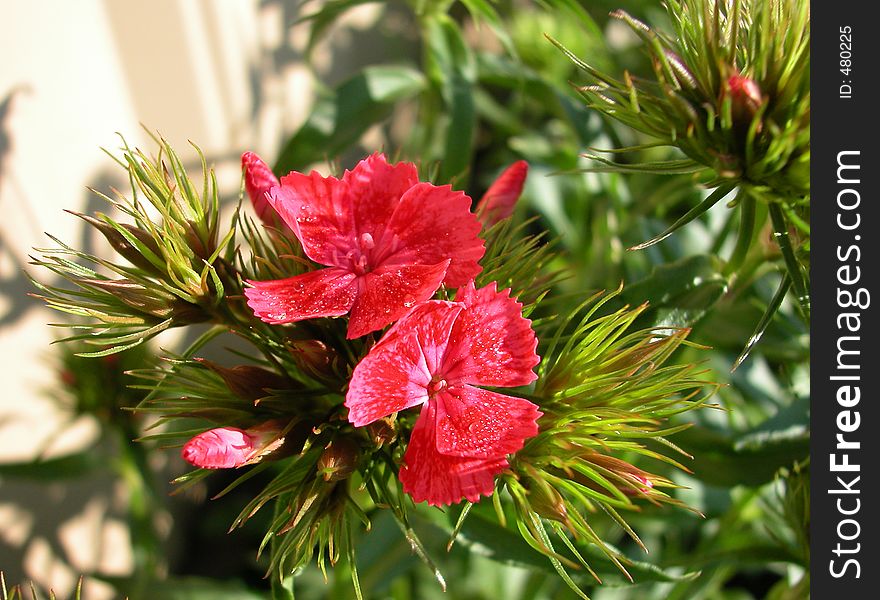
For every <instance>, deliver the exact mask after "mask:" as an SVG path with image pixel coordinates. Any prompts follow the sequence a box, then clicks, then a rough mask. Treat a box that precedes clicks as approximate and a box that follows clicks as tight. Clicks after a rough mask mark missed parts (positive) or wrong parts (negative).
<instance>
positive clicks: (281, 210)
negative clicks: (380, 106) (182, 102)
mask: <svg viewBox="0 0 880 600" xmlns="http://www.w3.org/2000/svg"><path fill="white" fill-rule="evenodd" d="M242 167H243V171H244V177H245V188H246V190H247V192H248V194H249V196H250V198H251V200H252V203H253V206H254V209H255V211H256V212H257V215H258V216H259V217H260V219H261V220H262V221H263V222H264V223H265V224H267V225H272V226H279V227H280V226H285V227H286V228H287V229H286V230H287V231H289V232H290V233H292V235H294V236H296V238H297V240H298V241H299V243H300V244H301V246H302V249H303V251H304V253H305V255H306V256H307V257H308V258H309V259H311V260H312V261H314V262H315V263H317V264H319V265H324V266H325V267H326V268H320V269H315V270H311V271H307V272H305V273H302V274H299V275H296V276H294V277H290V278H286V279H281V280H274V281H249V282H248V284H249V286H250V287H248V288H246V289H245V290H244V293H245V295H246V296H247V299H248V305H249V306H250V307H251V309H253V311H254V314H255V315H256V316H257V317H259V318H260V319H262V320H263V321H265V322H267V323H270V324H284V323H292V322H296V321H302V320H305V319H313V318H319V317H341V316H344V315H349V319H348V326H347V337H348V338H349V339H353V338H359V337H362V336H365V335H367V334H370V333H372V332H375V331H377V330H381V329H383V328H385V327H386V326H388V325H390V324H392V323H394V325H393V327H391V328H390V329H389V330H388V331H387V332H386V333H385V335H384V336H383V337H382V338H381V339H380V340H379V341H378V342H377V343H376V344H375V345H373V346H372V347H371V348H370V350H369V353H368V354H367V355H366V356H365V357H364V358H363V360H362V361H361V362H360V363H359V364H358V365H357V367H356V368H355V369H354V372H353V374H352V377H351V382H350V384H349V386H348V393H347V396H346V400H345V406H346V407H348V409H349V414H348V420H349V421H350V422H351V423H352V424H354V425H355V426H357V427H362V426H364V425H368V424H370V423H373V422H375V421H377V420H379V419H381V418H383V417H385V416H388V415H391V414H393V413H396V412H398V411H401V410H404V409H407V408H411V407H414V406H417V405H423V408H422V411H421V413H420V416H419V418H418V421H417V422H416V425H415V427H414V429H413V432H412V437H411V438H410V441H409V445H408V448H407V452H406V455H405V456H404V459H403V467H402V469H401V473H400V479H401V482H402V483H403V486H404V490H405V491H406V492H408V493H409V494H411V495H412V497H413V498H414V499H415V500H416V501H417V502H421V501H427V502H428V503H429V504H452V503H456V502H459V501H461V499H462V498H467V499H468V500H471V501H476V500H477V499H478V498H479V496H480V495H485V496H488V495H489V494H491V493H492V490H493V487H494V476H495V475H497V474H498V473H499V472H501V471H502V470H503V469H504V468H505V467H506V466H507V464H508V463H507V459H506V456H507V455H508V454H512V453H514V452H516V451H517V450H519V449H520V448H521V447H522V446H523V443H524V440H525V439H526V438H529V437H532V436H534V435H535V434H536V433H537V432H538V427H537V424H536V421H537V419H538V417H539V416H540V415H541V413H540V412H539V411H538V410H537V407H536V406H535V405H534V404H532V403H531V402H529V401H527V400H523V399H521V398H516V397H512V396H506V395H503V394H499V393H496V392H492V391H488V390H484V389H481V388H478V387H475V386H476V385H487V386H507V387H509V386H521V385H526V384H528V383H530V382H532V381H534V379H535V378H536V376H535V374H534V372H533V371H532V369H533V368H534V367H535V366H536V365H537V364H538V362H539V359H538V356H537V354H535V349H536V347H537V344H538V341H537V338H536V337H535V333H534V331H532V329H531V327H530V321H528V320H527V319H524V318H523V317H522V305H521V304H520V303H518V302H517V301H516V300H515V299H513V298H510V297H509V290H507V291H506V292H499V291H497V290H496V285H495V284H494V283H492V284H490V285H489V286H486V287H483V288H481V289H479V290H478V289H476V288H475V286H474V279H473V278H474V277H475V276H476V275H477V274H478V273H479V272H480V271H481V267H480V265H479V264H478V261H479V259H480V258H481V257H482V256H483V254H484V252H485V248H484V243H483V240H481V239H480V237H479V236H478V234H479V232H480V230H481V229H482V225H481V222H480V221H479V220H478V218H477V216H476V215H475V214H474V213H472V212H471V210H470V209H471V199H470V198H469V197H468V196H466V195H465V194H464V193H462V192H457V191H453V190H452V188H451V187H450V186H448V185H447V186H440V187H438V186H434V185H432V184H430V183H424V182H419V180H418V173H417V170H416V166H415V165H414V164H411V163H398V164H390V163H389V162H388V161H387V160H386V158H385V156H384V155H382V154H374V155H372V156H370V157H368V158H366V159H365V160H362V161H361V162H359V163H358V165H357V166H356V167H355V168H354V169H352V170H351V171H346V173H345V174H344V175H343V177H342V178H341V179H337V178H335V177H323V176H321V175H319V174H318V173H315V172H312V173H311V174H309V175H305V174H302V173H296V172H293V173H290V174H289V175H287V176H285V177H282V178H281V179H280V180H278V179H276V178H275V176H274V175H273V174H272V172H271V170H270V169H269V168H268V166H267V165H266V164H265V163H264V162H263V161H262V160H261V159H260V158H259V157H257V156H256V155H255V154H253V153H250V152H248V153H245V154H244V155H243V156H242ZM527 170H528V166H527V164H526V163H525V162H523V161H520V162H518V163H515V164H514V165H512V166H511V167H510V168H509V169H508V170H507V171H505V172H504V173H503V174H502V175H501V177H500V178H499V179H498V180H497V181H496V182H495V184H494V185H493V186H491V187H490V188H489V190H488V191H487V193H486V195H485V196H484V197H483V199H482V200H481V202H480V203H479V206H478V207H477V211H478V214H480V215H481V216H482V217H483V221H484V222H485V223H487V224H488V225H491V224H494V223H497V222H498V221H500V220H503V219H504V218H506V217H508V216H510V214H511V213H512V211H513V208H514V204H515V202H516V199H517V198H518V197H519V195H520V193H521V191H522V187H523V183H524V181H525V178H526V173H527ZM441 285H445V286H448V287H455V288H458V294H457V295H456V301H455V302H448V301H441V300H431V298H432V297H433V296H434V294H435V293H436V292H437V290H438V288H439V287H440V286H441ZM277 430H278V426H275V427H272V426H270V425H266V424H264V425H261V426H260V427H258V428H257V431H259V432H264V433H265V432H271V431H274V432H275V433H276V435H275V436H271V435H270V436H269V438H270V439H269V440H268V441H266V440H263V441H258V440H261V439H262V437H265V435H264V436H262V437H261V436H260V435H258V434H257V433H256V432H255V430H254V429H249V430H247V431H244V430H241V429H237V428H229V427H223V428H218V429H213V430H209V431H207V432H205V433H202V434H200V435H198V436H196V437H195V438H193V439H192V440H190V441H189V442H188V443H187V444H186V445H185V446H184V448H183V453H182V454H183V457H184V459H186V460H187V461H189V462H190V463H192V464H194V465H196V466H200V467H204V468H223V467H238V466H242V465H246V464H251V463H253V462H255V461H257V460H259V459H260V458H261V457H262V456H264V455H266V454H269V453H271V452H272V451H273V450H275V449H277V448H278V447H279V446H280V441H282V440H283V438H281V437H279V435H278V434H277Z"/></svg>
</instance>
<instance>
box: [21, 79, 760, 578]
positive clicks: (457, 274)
mask: <svg viewBox="0 0 880 600" xmlns="http://www.w3.org/2000/svg"><path fill="white" fill-rule="evenodd" d="M740 88H741V89H740ZM740 88H737V90H738V91H737V93H741V94H743V95H746V96H747V95H748V94H749V93H751V92H750V90H749V88H748V86H747V85H743V86H740ZM160 143H161V151H160V158H158V159H151V158H149V157H147V156H146V155H144V154H143V153H141V152H140V151H131V150H130V149H128V148H126V152H125V154H124V160H123V161H120V162H123V163H124V164H125V165H127V167H126V168H127V169H128V171H129V175H130V177H131V179H132V181H133V182H134V183H135V185H136V186H137V192H138V194H139V195H137V196H136V198H135V199H134V200H128V199H126V198H125V197H124V196H122V195H121V194H119V195H118V198H117V199H116V200H113V202H114V203H115V204H116V205H117V206H119V207H120V208H122V212H123V213H124V214H125V215H128V216H130V217H132V218H133V220H134V223H120V222H117V221H116V220H114V218H113V217H111V216H108V215H103V214H100V213H98V214H97V215H95V216H85V215H81V216H82V217H83V218H84V219H85V220H86V221H87V222H88V223H89V224H91V225H93V226H94V227H95V228H96V229H97V230H98V231H99V232H100V233H102V234H103V235H104V237H105V238H106V239H107V241H108V242H109V243H110V244H111V245H112V246H113V248H114V249H115V250H116V251H117V253H118V254H119V255H120V256H121V257H122V258H123V259H124V261H122V262H118V263H117V262H112V261H108V260H105V259H101V258H98V257H95V256H92V255H91V254H88V253H86V252H81V251H78V250H75V249H72V248H70V247H69V246H62V248H61V249H59V250H43V251H42V252H43V256H44V257H45V258H44V260H42V261H39V262H38V263H37V264H39V265H41V266H44V267H46V268H48V269H51V270H52V271H53V272H55V273H57V274H59V275H61V276H62V277H64V278H65V279H67V280H68V281H70V282H72V283H73V284H75V285H76V286H78V288H79V289H77V290H72V291H71V290H66V289H64V288H60V287H55V286H50V285H40V284H38V286H39V287H40V290H41V291H42V292H43V293H44V294H45V296H44V297H45V298H46V300H47V301H48V302H49V303H50V305H52V306H54V307H56V308H59V309H61V310H65V311H69V312H73V313H74V314H77V315H82V316H83V317H86V318H88V319H90V321H85V322H84V323H83V324H78V325H77V327H80V328H86V329H87V333H86V334H84V335H82V334H76V335H73V336H71V337H70V338H68V340H76V341H82V342H83V343H86V344H92V345H97V346H98V348H99V349H98V350H97V351H95V352H87V353H85V354H86V355H88V356H109V355H112V354H114V353H116V352H119V351H121V350H125V349H126V348H130V347H132V346H137V345H139V344H143V343H144V342H145V341H147V340H149V339H151V338H152V337H154V336H156V335H159V334H160V333H161V332H162V331H164V330H166V329H168V328H171V327H182V326H188V325H190V324H192V323H196V322H208V323H209V324H210V325H212V327H210V328H209V329H207V330H206V331H205V333H204V334H202V335H201V336H198V337H197V338H196V339H195V340H194V341H193V342H192V344H191V345H190V346H189V347H188V348H186V349H185V350H183V351H182V352H181V353H180V354H170V353H167V352H164V353H163V358H164V359H165V360H163V361H160V362H159V363H158V364H155V365H151V364H148V363H147V361H143V363H144V364H143V365H141V368H135V369H133V370H131V374H132V375H133V376H135V377H137V378H139V379H140V381H142V382H147V383H145V384H142V385H141V386H139V387H140V388H143V389H148V390H149V394H147V396H146V397H145V398H144V399H143V401H142V402H140V404H139V405H138V406H137V410H138V411H139V412H142V413H152V414H154V415H156V416H157V422H156V425H164V424H174V426H173V427H168V428H167V429H163V428H159V429H157V430H155V431H154V432H151V433H149V434H148V435H145V436H142V438H141V439H143V440H145V441H160V442H163V443H167V444H171V445H174V446H180V445H182V449H181V455H182V457H183V459H184V460H185V461H187V462H188V463H190V464H192V465H194V466H196V467H199V468H198V469H196V470H193V471H190V472H188V473H186V474H184V475H182V476H181V477H179V478H178V479H177V480H175V481H176V483H177V484H178V488H177V489H178V490H182V489H185V488H186V487H187V486H190V485H197V484H198V483H199V482H200V481H201V480H202V479H203V478H204V477H207V476H208V475H210V474H211V473H213V472H215V471H216V470H218V469H242V472H241V474H240V475H238V476H237V477H235V478H234V481H233V482H232V483H231V484H229V486H227V487H226V488H225V491H224V492H222V493H226V492H228V491H229V490H231V489H232V488H234V487H236V486H240V485H245V482H249V484H248V485H253V484H255V483H256V482H258V481H259V477H257V475H259V474H260V473H264V474H267V475H269V476H270V481H269V482H268V483H266V484H265V486H264V487H262V488H260V489H259V490H258V491H254V492H253V493H252V494H251V496H250V498H251V499H250V501H249V502H248V503H247V504H246V505H245V506H244V507H243V508H242V511H241V513H240V514H239V516H238V517H237V518H236V519H235V520H234V522H233V524H232V527H233V528H234V527H239V526H241V525H242V524H243V523H245V522H246V521H248V519H250V518H251V517H252V516H253V515H254V514H255V513H257V512H258V511H260V510H261V509H262V508H263V507H264V506H266V505H267V504H268V503H270V502H271V503H273V504H274V507H275V513H274V517H272V520H271V522H270V524H269V525H268V527H267V531H266V535H265V537H264V546H266V547H268V548H269V550H270V557H269V565H268V569H269V571H270V572H271V573H273V574H275V575H276V576H280V577H283V576H286V575H288V574H290V573H293V572H295V571H297V570H298V569H299V568H301V567H303V566H305V565H307V564H309V563H310V562H311V561H312V559H313V558H314V559H316V562H317V564H318V566H319V567H321V568H324V561H325V560H329V562H330V564H331V565H332V564H335V563H336V562H337V561H338V560H340V559H341V558H343V557H344V558H345V560H347V561H348V564H349V565H350V566H351V567H352V577H353V579H355V580H356V573H354V566H355V561H354V553H355V543H354V542H353V540H354V539H355V538H354V537H353V524H354V523H356V522H359V521H360V522H363V523H365V524H369V523H370V520H371V519H372V518H373V514H374V513H375V512H376V511H378V510H389V511H390V512H391V514H392V515H393V518H394V519H395V520H396V522H397V524H398V525H399V526H400V528H401V531H403V533H404V535H405V536H406V538H407V541H408V543H409V544H411V545H412V548H413V549H414V551H415V552H416V553H417V554H419V555H420V556H421V557H422V558H423V559H424V560H425V562H426V563H427V564H429V565H432V562H431V559H430V558H429V557H428V553H427V550H426V549H425V546H424V545H423V544H422V542H421V541H420V539H419V536H418V535H417V534H416V532H415V530H414V529H413V527H412V525H411V524H410V515H409V513H410V512H411V511H413V510H422V509H421V508H414V506H421V505H423V504H427V505H431V506H446V505H451V504H456V503H460V502H463V501H464V502H466V504H465V507H464V509H463V510H462V513H461V515H462V516H461V520H460V521H459V524H458V525H457V526H456V528H455V530H454V531H450V533H451V534H453V536H454V535H457V532H459V531H465V529H466V528H467V525H463V524H464V519H465V517H466V516H467V515H468V514H469V509H470V505H471V503H476V502H479V501H480V500H481V498H485V497H487V496H490V495H491V496H492V498H493V504H494V505H495V508H496V509H497V512H496V514H497V516H498V525H497V526H500V527H504V526H505V525H504V523H505V521H506V519H507V518H508V517H506V516H504V515H505V514H507V515H513V518H514V519H515V520H516V521H517V528H518V531H519V533H520V535H521V536H522V537H523V538H525V540H526V542H527V543H528V544H529V545H530V546H531V547H532V548H535V549H536V550H538V551H539V552H542V553H543V554H545V555H546V556H548V557H549V558H550V559H551V562H552V561H559V560H561V559H560V558H559V557H560V556H561V555H559V553H558V552H557V551H555V550H554V549H553V546H552V543H551V542H550V537H549V536H550V534H555V535H557V536H559V537H560V539H561V540H562V541H563V543H565V544H566V545H569V544H574V543H578V544H584V543H586V544H594V545H595V547H597V548H599V549H600V551H602V552H603V553H605V554H606V555H607V556H609V557H611V558H612V561H617V562H614V564H615V565H617V566H619V567H620V568H621V569H623V568H624V567H623V563H622V562H620V561H622V560H623V559H618V558H617V556H618V555H617V554H616V552H615V551H614V550H613V549H611V548H610V547H609V546H606V545H605V540H603V539H602V538H601V537H600V536H599V534H598V533H597V531H596V529H595V528H594V527H593V526H592V524H591V517H589V518H588V515H592V514H593V513H595V512H596V509H597V508H602V509H603V510H604V511H605V512H606V513H607V514H608V515H610V516H611V517H612V518H613V519H614V520H615V521H617V522H618V523H620V525H621V526H622V527H623V529H624V531H627V532H628V533H629V534H630V535H631V536H633V537H634V539H636V541H638V538H637V537H635V534H634V532H632V529H631V528H630V527H629V526H628V525H627V524H626V521H625V520H624V519H623V517H622V516H620V514H619V512H618V511H620V510H637V508H638V504H639V503H640V502H641V501H648V502H652V503H671V504H678V503H679V502H678V501H677V500H676V499H675V498H674V497H672V496H670V495H668V494H667V493H666V491H667V490H669V489H670V488H674V487H675V484H674V483H673V482H672V481H671V480H670V479H669V478H667V477H666V475H665V471H663V470H662V467H661V470H660V471H659V472H656V473H655V472H652V471H648V470H645V469H643V468H642V467H641V466H636V465H635V464H634V462H635V461H637V460H641V459H646V460H649V461H650V460H656V459H660V460H661V461H663V462H666V463H667V464H670V465H673V466H679V467H681V465H679V464H678V463H677V462H675V461H674V460H673V459H671V458H669V457H666V456H665V455H664V454H662V453H661V452H659V451H658V450H657V448H659V447H661V446H659V445H653V444H654V442H655V441H657V440H659V442H660V444H662V443H663V442H664V441H665V440H664V436H665V435H667V434H668V433H671V432H675V431H677V429H679V428H680V427H681V426H680V425H675V426H672V427H666V426H664V425H662V424H663V423H664V422H665V421H666V420H667V419H668V418H669V417H671V416H673V415H676V414H678V413H680V412H683V411H685V410H689V409H690V408H693V407H696V406H699V405H700V404H701V403H702V401H703V399H704V396H703V395H702V394H701V391H700V390H701V389H702V388H703V387H704V386H705V385H706V383H705V381H703V380H702V379H701V378H700V377H699V372H697V371H695V370H694V369H695V367H694V365H689V364H685V365H674V364H673V365H667V366H663V367H662V368H661V367H660V366H661V365H663V363H664V362H665V361H666V360H667V359H668V358H669V356H670V355H671V354H672V353H673V352H675V350H676V348H678V347H679V346H680V345H681V344H682V343H683V342H684V339H685V337H686V336H687V330H685V329H682V330H671V329H670V328H669V327H664V328H663V329H656V328H648V329H643V330H641V331H635V332H628V331H627V330H628V329H629V328H630V326H631V325H632V324H633V323H634V322H635V321H636V319H637V318H638V317H639V314H640V313H641V312H642V311H643V310H644V306H642V307H639V308H636V309H631V308H629V307H628V306H626V305H620V304H616V302H617V301H615V300H614V298H615V297H618V296H619V290H618V292H611V293H608V294H604V295H603V294H598V295H596V296H594V297H593V298H591V299H590V300H588V301H587V302H585V303H581V304H579V305H578V306H576V307H569V309H570V310H569V311H568V312H560V311H558V308H559V306H560V305H558V304H556V303H553V302H544V298H545V297H546V296H547V295H548V294H549V293H551V292H552V291H553V290H554V289H555V288H556V286H557V284H558V283H559V282H560V281H561V279H562V278H563V277H564V276H565V273H564V271H563V270H561V269H560V268H559V267H558V261H555V257H554V253H555V249H554V247H553V244H552V241H550V242H548V241H547V240H545V239H544V238H543V235H542V234H540V233H538V234H532V233H531V231H530V229H533V222H530V221H525V222H522V223H518V222H516V220H515V219H510V218H509V217H510V216H511V215H512V213H513V212H514V209H515V206H516V203H517V199H518V198H519V196H520V194H521V192H522V191H523V187H524V182H525V179H526V176H527V172H528V165H527V164H526V163H525V162H523V161H519V162H515V163H513V164H512V165H510V166H509V167H508V168H507V169H505V170H504V171H503V172H501V174H500V175H499V176H498V177H497V178H496V179H495V181H494V183H492V184H491V185H489V186H488V189H487V190H486V192H485V193H484V194H483V195H482V198H481V199H480V200H479V201H478V202H476V205H475V206H473V207H472V200H471V198H470V197H469V196H467V195H466V194H464V193H463V192H461V191H455V190H453V189H452V188H451V187H450V186H448V185H444V186H438V185H433V184H431V183H427V182H422V181H419V177H418V173H417V169H416V167H415V165H413V164H411V163H405V162H401V163H396V164H394V163H391V162H389V161H388V160H386V158H385V156H383V155H382V154H374V155H371V156H368V157H367V158H365V159H364V160H362V161H360V162H359V163H358V164H357V165H356V166H355V167H354V168H353V169H352V170H350V171H346V172H345V173H344V174H343V175H342V176H341V177H332V176H326V177H325V176H322V175H319V174H317V173H314V172H313V173H310V174H303V173H297V172H292V173H290V174H288V175H286V176H283V177H281V178H278V177H276V175H275V174H274V173H273V172H272V170H271V169H270V168H269V167H268V165H266V163H264V162H263V161H262V160H261V159H260V158H259V157H258V156H256V155H255V154H253V153H245V154H244V155H243V156H242V171H243V176H244V185H243V187H244V190H245V191H246V192H247V194H248V196H249V197H250V199H251V205H252V209H253V212H254V213H256V217H257V218H258V221H256V220H254V219H251V218H250V217H249V216H248V215H247V214H246V210H247V209H246V210H245V211H241V210H240V211H238V212H237V213H236V215H235V216H234V218H233V220H232V225H231V227H229V229H228V230H226V229H223V228H221V227H220V226H219V198H218V196H217V193H216V190H215V189H214V187H213V186H212V185H210V182H211V181H212V179H213V175H212V174H211V173H210V171H209V170H208V169H207V167H205V169H204V184H203V185H202V186H201V188H200V186H198V185H194V184H193V183H192V182H191V181H190V179H189V177H188V175H187V174H186V172H185V170H184V168H183V165H182V163H181V162H180V161H179V160H178V159H177V157H176V155H175V154H174V152H173V150H172V149H171V148H170V146H168V145H167V143H165V142H160ZM163 157H164V158H163ZM166 161H167V163H168V164H166ZM199 189H201V190H202V191H201V194H200V193H199ZM141 192H142V193H141ZM153 212H156V213H158V214H160V215H161V216H162V218H161V220H160V221H159V222H158V223H157V222H156V221H155V216H152V213H153ZM260 223H262V226H261V225H260ZM221 232H222V234H221ZM237 236H242V237H243V238H244V242H245V244H240V243H239V240H238V239H237ZM77 261H81V262H86V263H88V262H90V263H92V264H96V265H98V267H96V268H95V269H90V268H88V267H83V266H81V265H80V264H78V263H77ZM608 302H611V304H607V303H608ZM606 304H607V306H605V308H603V305H606ZM615 304H616V305H617V308H616V309H615V308H613V307H614V305H615ZM597 311H601V312H597ZM224 335H225V336H229V335H234V336H237V337H238V338H241V339H242V340H244V341H245V342H246V343H248V344H250V346H251V347H252V349H253V352H252V353H250V354H248V353H247V352H242V351H234V353H235V354H236V355H238V356H244V357H246V359H247V360H246V364H238V365H235V366H228V365H223V364H220V363H219V362H214V361H213V360H207V359H205V358H201V357H199V354H200V353H201V351H202V348H203V347H204V346H206V345H207V344H211V343H213V340H214V339H215V338H216V337H218V336H224ZM193 419H195V420H197V422H196V423H193V421H192V420H193ZM206 423H207V424H206ZM135 435H136V434H135ZM132 437H134V435H133V436H132ZM646 441H647V442H648V443H645V442H646ZM663 447H672V446H663ZM682 468H683V467H682ZM481 518H482V517H481ZM463 526H464V527H465V529H462V527H463ZM493 526H495V525H493ZM547 527H549V528H551V530H550V531H548V530H547V529H546V528H547ZM464 537H467V536H464ZM570 547H572V548H574V546H570ZM576 552H579V550H578V551H576ZM566 560H567V559H566ZM554 565H555V566H557V567H558V568H559V569H562V568H563V567H562V566H561V565H562V563H559V565H557V564H556V563H554ZM565 565H566V566H568V567H572V565H571V564H569V562H565ZM575 568H576V567H575ZM586 568H587V569H589V567H588V566H587V567H586ZM565 577H567V575H566V576H565ZM355 585H356V586H357V582H356V581H355Z"/></svg>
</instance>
